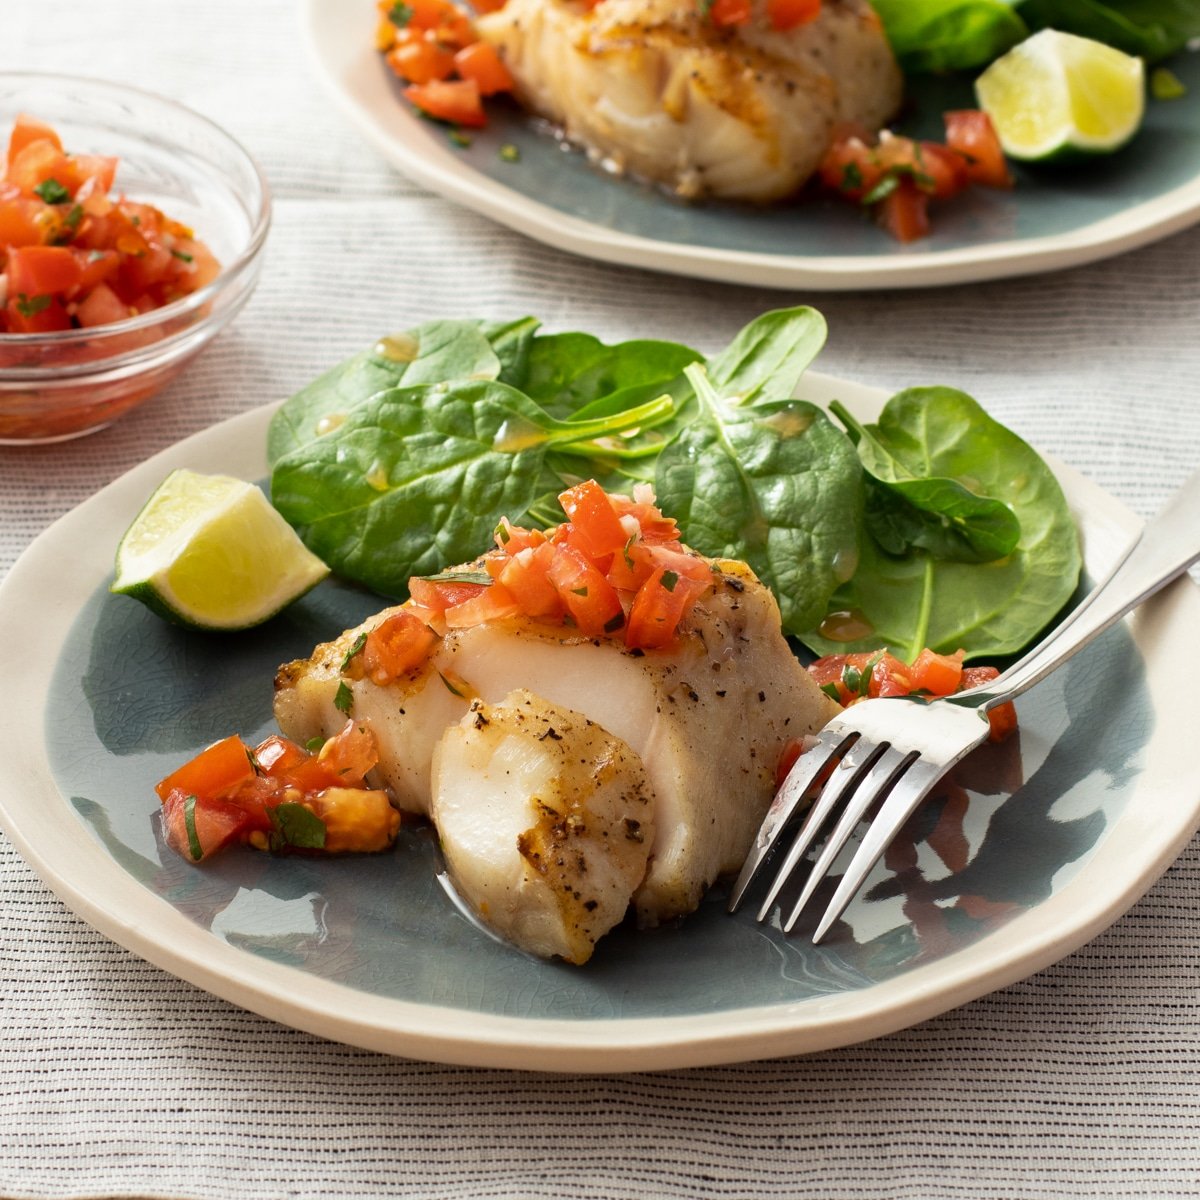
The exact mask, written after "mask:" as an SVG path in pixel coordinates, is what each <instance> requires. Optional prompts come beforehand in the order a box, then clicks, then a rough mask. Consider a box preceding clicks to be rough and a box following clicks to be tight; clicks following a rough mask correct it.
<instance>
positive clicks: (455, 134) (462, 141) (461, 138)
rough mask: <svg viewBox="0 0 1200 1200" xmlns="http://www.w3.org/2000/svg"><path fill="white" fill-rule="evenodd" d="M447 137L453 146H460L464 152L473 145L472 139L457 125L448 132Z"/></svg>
mask: <svg viewBox="0 0 1200 1200" xmlns="http://www.w3.org/2000/svg"><path fill="white" fill-rule="evenodd" d="M446 136H447V137H448V138H449V139H450V141H451V143H452V144H453V145H455V146H458V147H460V148H461V149H463V150H465V149H466V148H467V147H468V146H469V145H470V144H471V139H470V137H468V135H467V134H465V133H463V131H462V130H461V129H459V128H458V126H457V125H456V126H454V127H453V128H451V129H450V130H448V131H447V133H446Z"/></svg>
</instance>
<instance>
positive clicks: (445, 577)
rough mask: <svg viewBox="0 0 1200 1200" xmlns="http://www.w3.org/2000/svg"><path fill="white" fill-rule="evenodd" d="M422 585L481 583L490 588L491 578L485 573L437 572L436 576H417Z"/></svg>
mask: <svg viewBox="0 0 1200 1200" xmlns="http://www.w3.org/2000/svg"><path fill="white" fill-rule="evenodd" d="M414 578H416V579H420V580H421V581H422V582H424V583H482V584H483V585H484V586H485V587H490V586H491V583H492V577H491V576H490V575H489V574H488V573H487V572H486V571H454V570H451V571H439V572H438V573H437V574H436V575H417V576H415V577H414Z"/></svg>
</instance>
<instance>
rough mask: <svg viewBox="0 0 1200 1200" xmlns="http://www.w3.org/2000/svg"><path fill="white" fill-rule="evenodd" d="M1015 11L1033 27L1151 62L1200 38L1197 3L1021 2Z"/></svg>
mask: <svg viewBox="0 0 1200 1200" xmlns="http://www.w3.org/2000/svg"><path fill="white" fill-rule="evenodd" d="M1017 10H1018V12H1019V13H1020V15H1021V17H1022V18H1023V19H1024V21H1025V22H1026V24H1027V25H1029V27H1030V28H1031V29H1046V28H1050V29H1061V30H1062V31H1063V32H1065V33H1075V34H1078V35H1079V36H1080V37H1089V38H1094V39H1095V40H1096V41H1098V42H1107V43H1108V45H1110V46H1116V47H1117V49H1118V50H1124V51H1125V53H1126V54H1135V55H1138V56H1140V57H1142V58H1145V59H1147V60H1148V61H1150V62H1155V61H1157V60H1158V59H1161V58H1166V57H1168V56H1169V55H1171V54H1176V53H1178V52H1179V51H1180V50H1182V49H1183V48H1184V47H1185V46H1186V45H1187V44H1188V42H1189V41H1190V40H1191V39H1192V38H1195V37H1200V4H1197V3H1196V0H1020V2H1019V3H1018V5H1017Z"/></svg>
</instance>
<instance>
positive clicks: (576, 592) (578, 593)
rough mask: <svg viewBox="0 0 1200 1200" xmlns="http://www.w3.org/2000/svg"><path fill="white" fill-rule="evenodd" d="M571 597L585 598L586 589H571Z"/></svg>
mask: <svg viewBox="0 0 1200 1200" xmlns="http://www.w3.org/2000/svg"><path fill="white" fill-rule="evenodd" d="M571 595H572V596H586V595H587V588H586V587H581V588H572V589H571Z"/></svg>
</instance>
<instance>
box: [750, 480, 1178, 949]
mask: <svg viewBox="0 0 1200 1200" xmlns="http://www.w3.org/2000/svg"><path fill="white" fill-rule="evenodd" d="M1198 559H1200V472H1197V473H1196V474H1194V475H1192V476H1191V478H1190V479H1188V481H1187V482H1186V483H1185V484H1184V485H1183V487H1182V488H1180V490H1179V491H1178V492H1176V493H1175V495H1174V496H1173V497H1172V498H1171V499H1170V500H1169V501H1168V503H1167V504H1166V506H1165V507H1164V508H1163V509H1162V511H1161V512H1160V513H1159V514H1158V516H1156V517H1155V518H1154V519H1153V520H1151V521H1150V522H1149V523H1148V524H1147V525H1146V526H1145V527H1144V528H1143V530H1142V531H1141V533H1140V534H1139V535H1138V536H1137V537H1136V538H1135V539H1134V541H1133V542H1132V544H1131V545H1130V546H1129V548H1128V549H1127V550H1126V551H1125V554H1124V555H1123V557H1122V558H1121V559H1120V560H1119V561H1118V562H1117V565H1116V566H1115V567H1114V568H1113V570H1112V571H1111V572H1110V573H1109V575H1108V577H1107V578H1106V579H1105V580H1104V581H1103V582H1101V583H1100V584H1098V585H1097V586H1096V587H1095V588H1093V590H1092V591H1091V592H1090V593H1089V595H1088V596H1087V597H1086V598H1085V599H1084V600H1083V602H1082V603H1081V604H1080V605H1079V606H1078V607H1077V608H1076V609H1075V610H1074V611H1073V612H1072V613H1071V614H1070V615H1069V616H1068V617H1067V619H1066V620H1064V621H1063V622H1062V624H1060V625H1059V626H1058V627H1057V628H1056V629H1055V630H1054V632H1053V633H1052V634H1051V635H1050V636H1049V637H1048V638H1047V639H1046V640H1045V641H1043V642H1041V643H1039V644H1038V645H1037V646H1035V647H1034V649H1033V650H1031V651H1030V652H1029V653H1028V654H1027V655H1025V657H1024V658H1022V659H1020V660H1019V661H1018V662H1017V663H1015V664H1014V665H1013V666H1011V667H1009V668H1008V670H1006V671H1005V672H1003V674H1001V675H1000V676H998V677H997V678H996V679H993V680H990V681H989V682H987V683H984V684H980V685H979V686H978V687H974V688H970V689H968V690H967V691H963V692H958V693H957V694H955V695H953V696H946V697H942V698H938V699H933V700H930V699H928V698H924V697H919V696H900V697H889V698H887V699H875V700H866V701H863V702H861V703H859V704H856V705H853V706H852V707H850V708H848V709H847V710H846V711H845V712H843V713H841V714H839V715H838V716H836V717H835V718H834V719H833V720H832V721H830V722H829V724H828V725H826V726H825V728H824V729H823V730H822V731H821V733H820V735H819V737H818V738H817V742H816V745H815V746H813V747H812V748H811V749H809V750H806V751H805V752H804V753H803V754H802V755H801V756H800V758H799V759H798V760H797V761H796V764H795V766H794V767H793V768H792V770H791V771H790V772H789V774H788V776H787V778H786V779H785V780H784V782H783V785H782V786H781V787H780V789H779V791H778V793H777V794H776V796H775V799H774V800H773V801H772V803H771V807H770V809H769V810H768V811H767V815H766V817H765V818H764V820H763V823H762V825H761V827H760V828H759V831H758V833H757V835H756V836H755V839H754V844H753V845H752V847H751V849H750V853H749V855H748V856H747V858H746V862H745V864H744V865H743V867H742V870H741V874H740V875H739V876H738V879H737V882H736V883H735V884H734V887H733V892H732V895H731V896H730V900H729V911H730V912H734V911H736V910H737V909H738V908H739V907H740V906H741V904H742V902H743V900H744V899H745V898H746V894H747V892H748V891H749V890H750V888H751V886H752V885H753V884H754V883H755V882H756V881H757V880H758V879H759V878H760V877H761V876H763V875H764V872H765V869H766V868H767V866H768V864H769V863H770V861H771V859H772V857H773V854H774V852H776V851H777V850H779V849H781V848H782V845H783V843H784V842H785V841H786V838H787V835H788V834H789V833H790V832H791V830H792V829H793V828H794V826H795V820H796V818H797V816H798V814H799V813H800V812H801V811H802V809H803V806H804V803H805V801H806V800H810V799H811V801H812V804H811V807H810V808H809V810H808V813H807V816H806V817H805V819H804V822H803V824H802V825H801V826H800V828H799V830H798V832H797V833H796V835H795V838H794V840H793V841H792V843H791V845H790V847H789V848H788V850H787V852H786V854H785V855H784V857H783V860H782V861H781V862H780V864H779V866H778V867H777V868H776V869H775V873H774V879H773V882H772V883H771V886H770V888H769V889H768V892H767V896H766V899H765V900H764V901H763V902H762V904H761V906H760V908H759V911H758V920H759V921H762V920H764V919H765V918H766V917H767V915H768V914H769V913H770V912H771V910H772V907H773V906H774V904H775V902H776V900H777V899H778V898H779V896H780V893H781V892H782V891H783V889H784V887H785V886H786V885H787V884H788V883H789V882H791V881H793V880H794V879H796V878H797V877H798V875H799V873H800V870H801V865H802V863H803V862H804V860H805V858H806V856H807V855H808V853H809V851H810V850H811V849H813V847H815V846H816V845H817V844H818V842H819V841H820V839H821V837H822V835H823V834H825V831H826V829H827V828H828V826H829V825H830V823H831V821H833V819H834V818H835V817H836V823H834V825H833V829H832V831H830V832H829V833H828V835H827V836H826V837H825V839H824V844H823V845H822V847H821V850H820V853H819V854H818V856H817V858H816V861H815V862H814V863H813V865H812V868H811V869H810V871H809V874H808V878H807V880H806V881H805V883H804V885H803V887H802V888H801V890H800V894H799V897H798V898H797V899H796V900H795V902H794V903H793V904H792V906H791V910H790V912H789V913H788V914H787V915H786V916H785V917H784V919H783V921H782V926H783V930H784V932H785V933H790V932H791V930H792V929H793V927H794V926H795V924H796V922H797V921H798V920H799V918H800V915H801V913H802V912H803V910H804V909H805V907H806V906H807V904H808V902H809V900H810V899H811V898H812V896H813V893H814V892H815V891H816V890H817V887H818V886H819V885H820V883H821V882H822V880H824V879H825V878H826V876H827V875H828V874H829V870H830V867H831V866H832V865H833V863H834V861H835V859H837V857H838V855H839V854H840V853H841V851H842V849H843V848H844V847H845V846H846V844H847V842H849V840H850V838H851V836H852V835H853V834H854V832H855V830H856V829H857V828H858V826H859V824H860V823H861V822H862V821H863V820H864V819H866V818H867V817H868V816H869V815H870V814H871V813H872V811H873V810H876V811H874V815H873V816H871V817H870V824H869V825H868V827H867V829H866V832H865V833H864V834H863V837H862V841H861V843H860V845H859V847H858V850H857V851H856V852H855V854H854V857H853V858H852V859H851V861H850V864H849V866H848V867H847V868H846V871H845V874H844V875H843V876H842V879H841V882H840V884H839V885H838V887H837V890H836V891H835V892H834V895H833V899H832V900H831V901H830V903H829V906H828V908H827V909H826V910H825V914H824V916H823V917H822V918H821V920H820V921H819V922H818V924H817V927H816V930H815V932H814V933H813V941H814V942H819V941H820V940H821V939H822V938H823V937H824V936H825V934H826V933H827V932H828V931H829V928H830V926H831V925H832V924H833V923H834V922H835V921H836V920H837V919H838V918H839V917H840V916H841V915H842V913H843V912H844V911H845V909H846V907H847V905H849V903H850V901H851V900H852V899H853V898H854V896H855V894H856V893H857V892H858V890H859V889H860V888H861V887H862V885H863V882H864V881H865V880H866V877H867V875H868V874H869V873H870V871H871V869H872V867H874V865H875V863H876V862H877V861H878V860H879V858H880V856H881V855H882V854H883V852H884V850H885V849H886V848H887V846H888V844H889V843H890V842H891V841H892V839H893V838H894V837H895V836H896V834H897V833H898V832H899V830H900V829H901V827H902V826H903V825H904V823H905V822H906V821H907V820H908V818H909V817H910V816H911V815H912V814H913V813H914V812H915V811H916V810H917V808H919V807H920V805H921V803H922V802H923V801H924V800H925V799H927V798H928V796H929V795H930V793H931V791H932V790H933V788H934V787H935V786H936V785H937V783H938V782H939V781H940V780H941V779H942V778H943V776H945V775H946V773H947V772H948V771H949V770H950V769H951V768H952V767H953V766H954V765H955V764H956V763H958V762H960V761H961V760H962V759H963V758H964V757H966V755H967V754H968V753H969V752H970V751H971V750H973V749H974V748H975V747H976V746H978V745H979V744H980V743H982V742H983V741H984V740H985V739H986V737H987V735H988V722H987V713H988V710H989V709H992V708H995V707H996V706H998V705H1000V704H1005V703H1007V702H1008V701H1010V700H1012V699H1013V698H1014V697H1016V696H1019V695H1020V694H1021V693H1022V692H1024V691H1025V690H1026V689H1028V688H1030V687H1032V686H1033V685H1034V684H1035V683H1038V682H1039V681H1040V680H1042V679H1044V678H1045V677H1046V676H1047V675H1048V674H1049V673H1050V672H1051V671H1053V670H1054V669H1055V668H1056V667H1058V666H1060V665H1061V664H1062V663H1064V662H1066V660H1067V659H1068V658H1070V657H1071V656H1072V655H1074V654H1075V653H1076V652H1077V651H1078V650H1080V649H1082V648H1083V647H1084V646H1086V645H1087V644H1088V643H1089V642H1091V641H1092V640H1093V639H1094V638H1095V637H1097V636H1098V635H1099V634H1101V633H1102V632H1103V631H1104V630H1106V629H1107V628H1108V627H1109V626H1110V625H1113V624H1115V623H1116V622H1117V621H1119V620H1120V619H1121V618H1122V617H1123V616H1125V614H1126V613H1128V612H1130V611H1131V610H1132V609H1134V608H1136V607H1137V606H1138V605H1139V604H1141V603H1142V602H1143V601H1145V600H1147V599H1149V598H1150V597H1151V596H1152V595H1154V594H1155V593H1156V592H1158V591H1160V590H1161V589H1162V588H1163V587H1165V586H1166V585H1167V584H1168V583H1170V582H1171V581H1172V580H1173V579H1175V578H1177V577H1178V576H1179V575H1181V574H1182V573H1183V572H1184V571H1186V570H1187V568H1188V567H1189V566H1191V565H1192V563H1194V562H1196V561H1197V560H1198Z"/></svg>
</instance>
